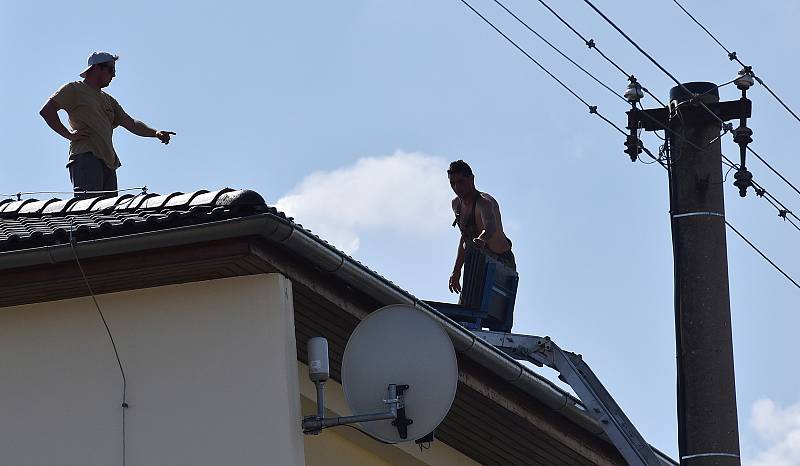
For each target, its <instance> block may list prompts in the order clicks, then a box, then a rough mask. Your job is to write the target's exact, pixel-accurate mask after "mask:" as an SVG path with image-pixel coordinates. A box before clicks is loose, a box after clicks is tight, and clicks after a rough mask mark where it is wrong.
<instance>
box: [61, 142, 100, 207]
mask: <svg viewBox="0 0 800 466" xmlns="http://www.w3.org/2000/svg"><path fill="white" fill-rule="evenodd" d="M67 167H68V168H69V179H70V181H72V188H73V190H74V191H75V197H76V198H78V199H87V198H90V197H97V196H98V195H99V194H96V193H92V192H88V191H101V190H103V184H104V183H103V168H107V167H106V166H105V164H104V163H103V161H102V160H100V159H98V158H97V157H95V156H94V154H92V153H91V152H84V153H82V154H76V155H75V156H73V157H72V161H71V162H70V163H69V165H67Z"/></svg>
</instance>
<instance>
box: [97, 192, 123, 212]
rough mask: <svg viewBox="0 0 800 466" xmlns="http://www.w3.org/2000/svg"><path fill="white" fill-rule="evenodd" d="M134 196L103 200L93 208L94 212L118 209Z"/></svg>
mask: <svg viewBox="0 0 800 466" xmlns="http://www.w3.org/2000/svg"><path fill="white" fill-rule="evenodd" d="M132 197H133V194H123V195H122V196H117V197H109V198H106V199H101V200H100V201H98V202H97V204H95V205H94V206H93V208H92V210H105V209H110V208H112V207H116V206H118V205H120V204H122V203H124V202H127V200H128V199H131V198H132Z"/></svg>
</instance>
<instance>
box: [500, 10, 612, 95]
mask: <svg viewBox="0 0 800 466" xmlns="http://www.w3.org/2000/svg"><path fill="white" fill-rule="evenodd" d="M494 2H495V3H496V4H498V5H500V7H501V8H502V9H504V10H506V12H507V13H508V14H509V15H511V16H512V17H513V18H514V19H516V20H517V21H519V22H520V24H522V25H523V26H524V27H525V28H527V29H528V30H529V31H530V32H532V33H533V34H534V35H536V37H538V38H539V39H541V40H542V41H543V42H544V43H545V44H547V45H549V46H550V48H552V49H553V50H555V51H556V52H558V53H559V54H560V55H561V56H562V57H564V58H565V59H566V60H568V61H569V62H570V63H572V64H573V65H575V66H576V67H577V68H578V69H579V70H581V71H583V72H584V73H585V74H586V75H587V76H589V77H590V78H592V79H593V80H595V82H597V83H598V84H600V85H601V86H603V87H604V88H606V89H608V91H609V92H611V93H612V94H614V95H615V96H617V97H619V98H620V99H622V100H625V97H623V96H621V95H620V94H619V93H618V92H617V91H615V90H614V89H612V88H611V87H610V86H608V85H607V84H606V83H604V82H603V81H601V80H599V79H598V78H597V77H595V75H593V74H592V73H590V72H589V71H587V70H586V68H584V67H582V66H581V65H579V64H578V63H577V62H576V61H575V60H573V59H572V58H570V57H569V56H567V54H565V53H564V52H562V51H561V49H559V48H558V47H556V46H555V45H553V43H552V42H550V41H549V40H547V39H545V38H544V37H543V36H542V35H541V34H539V33H538V32H536V31H535V30H534V29H533V28H532V27H530V26H529V25H528V23H526V22H525V21H523V20H522V19H521V18H520V17H519V16H517V15H516V14H515V13H514V12H513V11H511V10H509V9H508V8H507V7H506V6H505V5H503V4H502V3H500V1H498V0H494Z"/></svg>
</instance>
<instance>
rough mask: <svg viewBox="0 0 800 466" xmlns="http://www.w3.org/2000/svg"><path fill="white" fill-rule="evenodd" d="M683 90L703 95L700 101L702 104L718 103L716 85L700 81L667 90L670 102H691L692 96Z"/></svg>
mask: <svg viewBox="0 0 800 466" xmlns="http://www.w3.org/2000/svg"><path fill="white" fill-rule="evenodd" d="M684 88H686V90H688V91H689V92H691V93H692V94H703V99H702V100H703V101H704V102H719V89H718V88H717V85H716V84H714V83H709V82H702V81H699V82H691V83H683V85H682V86H675V87H673V88H672V89H670V90H669V100H670V102H673V101H678V103H683V102H686V101H688V100H691V98H692V94H689V93H687V92H686V90H684Z"/></svg>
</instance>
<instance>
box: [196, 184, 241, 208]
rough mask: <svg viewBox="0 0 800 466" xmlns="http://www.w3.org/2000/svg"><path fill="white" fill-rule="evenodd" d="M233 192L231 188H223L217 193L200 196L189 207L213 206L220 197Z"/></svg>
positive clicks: (212, 192)
mask: <svg viewBox="0 0 800 466" xmlns="http://www.w3.org/2000/svg"><path fill="white" fill-rule="evenodd" d="M231 191H233V189H230V188H223V189H218V190H216V191H211V192H208V193H203V194H200V195H199V196H197V197H195V198H194V199H192V202H191V203H190V204H189V205H193V206H197V205H213V204H214V203H215V202H216V201H217V198H218V197H220V196H221V195H222V194H225V193H229V192H231Z"/></svg>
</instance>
